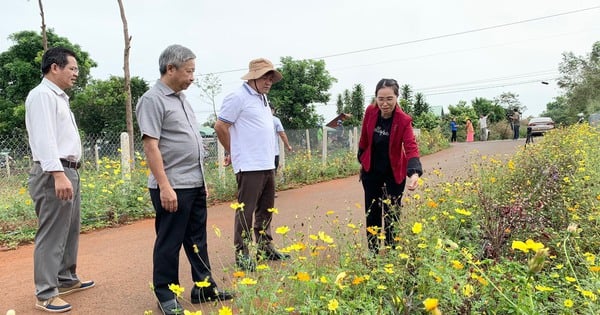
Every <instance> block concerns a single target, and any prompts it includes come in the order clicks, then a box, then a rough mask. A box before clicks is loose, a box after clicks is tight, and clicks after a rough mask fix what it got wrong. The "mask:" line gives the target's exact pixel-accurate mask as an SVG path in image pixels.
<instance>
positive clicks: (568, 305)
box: [563, 299, 573, 308]
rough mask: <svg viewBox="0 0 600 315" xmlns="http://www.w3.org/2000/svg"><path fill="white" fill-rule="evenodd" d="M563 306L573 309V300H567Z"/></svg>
mask: <svg viewBox="0 0 600 315" xmlns="http://www.w3.org/2000/svg"><path fill="white" fill-rule="evenodd" d="M563 304H564V306H565V307H566V308H571V307H573V300H571V299H566V300H565V302H564V303H563Z"/></svg>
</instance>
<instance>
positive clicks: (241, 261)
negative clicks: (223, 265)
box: [235, 255, 256, 272]
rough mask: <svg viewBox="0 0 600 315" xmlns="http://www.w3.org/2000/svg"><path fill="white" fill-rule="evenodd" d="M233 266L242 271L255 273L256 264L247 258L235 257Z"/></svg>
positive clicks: (242, 256)
mask: <svg viewBox="0 0 600 315" xmlns="http://www.w3.org/2000/svg"><path fill="white" fill-rule="evenodd" d="M235 265H236V266H237V267H238V268H239V269H242V270H244V271H249V272H254V271H256V263H255V262H254V260H252V259H250V257H249V256H244V255H238V256H237V257H235Z"/></svg>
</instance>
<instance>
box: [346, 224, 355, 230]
mask: <svg viewBox="0 0 600 315" xmlns="http://www.w3.org/2000/svg"><path fill="white" fill-rule="evenodd" d="M346 226H347V227H349V228H351V229H356V225H355V224H354V223H348V224H347V225H346Z"/></svg>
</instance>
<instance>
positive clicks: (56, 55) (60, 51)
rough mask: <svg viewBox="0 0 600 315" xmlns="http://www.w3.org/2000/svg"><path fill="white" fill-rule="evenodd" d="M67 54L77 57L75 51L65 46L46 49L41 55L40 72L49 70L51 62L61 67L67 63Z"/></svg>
mask: <svg viewBox="0 0 600 315" xmlns="http://www.w3.org/2000/svg"><path fill="white" fill-rule="evenodd" d="M69 56H71V57H73V58H75V59H77V56H76V55H75V53H74V52H73V51H72V50H69V49H67V48H63V47H54V48H50V49H48V50H46V52H45V53H44V56H42V73H43V74H46V73H48V72H50V67H51V66H52V64H53V63H55V64H56V65H57V66H58V67H59V68H61V69H63V68H64V67H66V66H67V64H69V60H68V59H67V57H69Z"/></svg>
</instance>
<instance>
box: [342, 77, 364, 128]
mask: <svg viewBox="0 0 600 315" xmlns="http://www.w3.org/2000/svg"><path fill="white" fill-rule="evenodd" d="M364 103H365V92H364V89H363V87H362V85H360V84H356V85H354V88H353V89H352V93H350V91H348V90H347V89H346V90H344V94H343V96H342V94H338V97H337V106H338V110H339V109H340V108H341V109H342V111H341V112H339V113H338V114H341V113H344V114H350V115H351V117H350V118H348V119H346V120H344V126H360V125H361V124H362V119H363V116H364V114H365V108H364V107H365V106H364Z"/></svg>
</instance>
